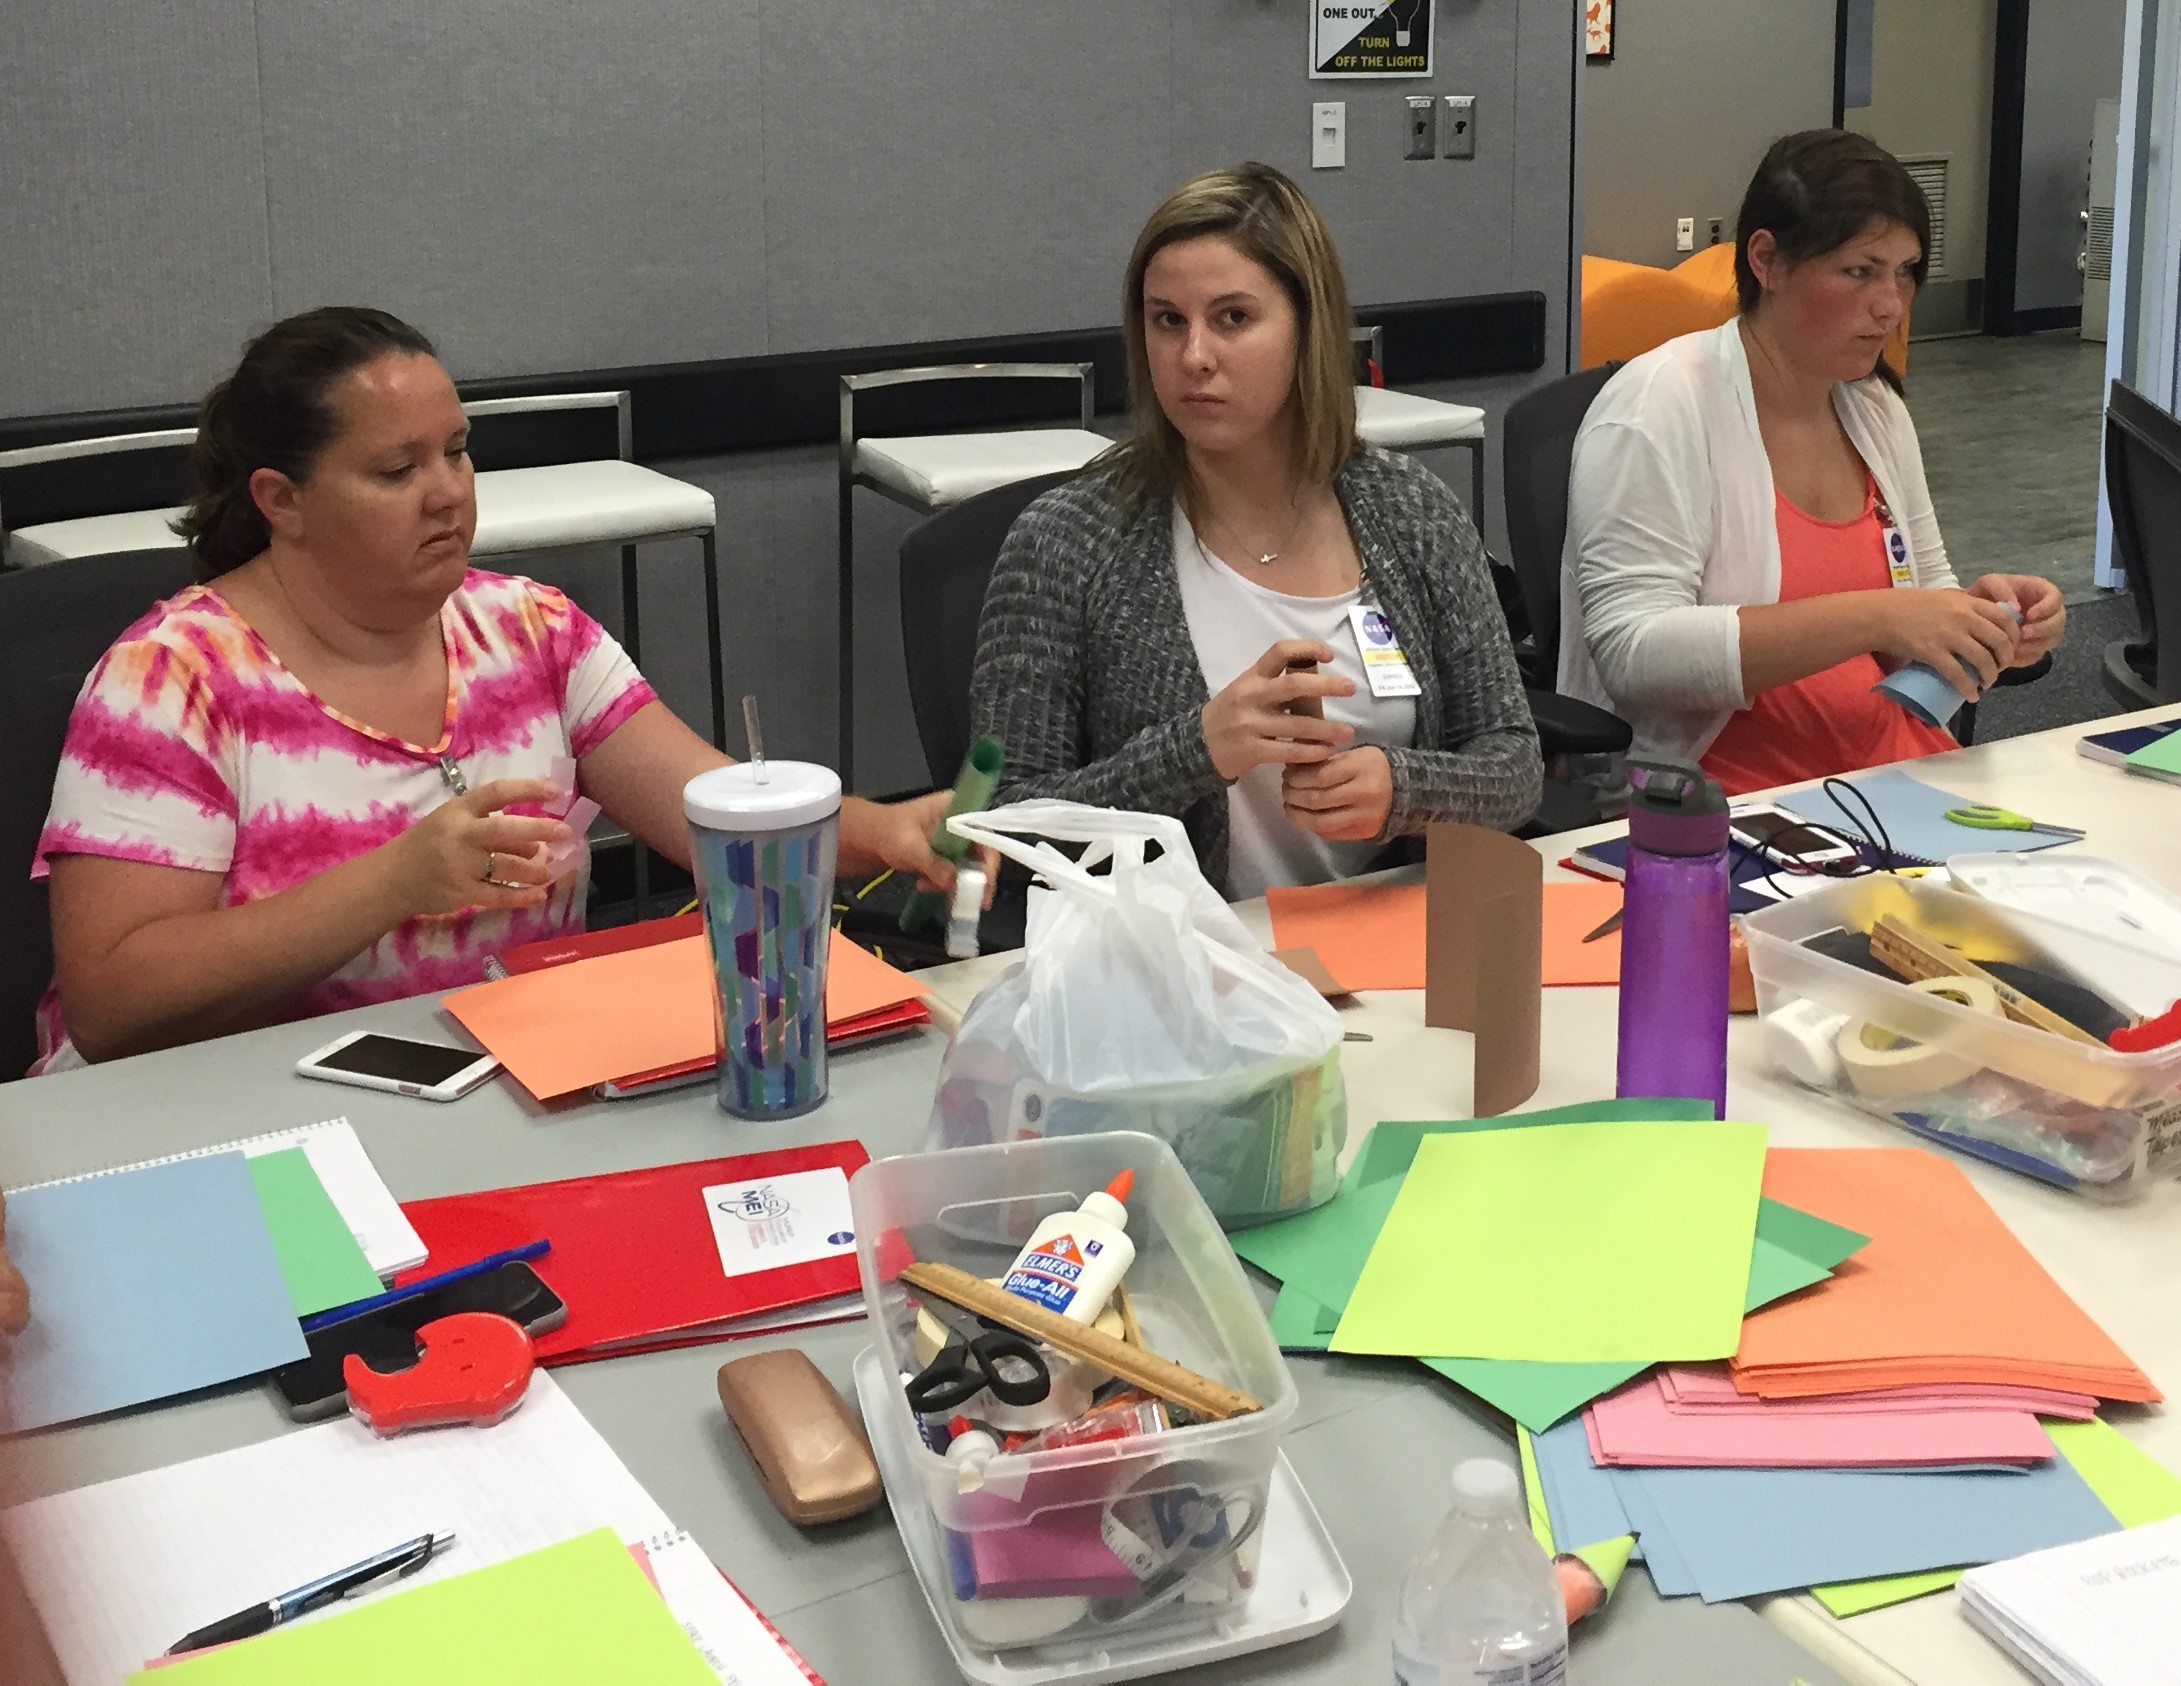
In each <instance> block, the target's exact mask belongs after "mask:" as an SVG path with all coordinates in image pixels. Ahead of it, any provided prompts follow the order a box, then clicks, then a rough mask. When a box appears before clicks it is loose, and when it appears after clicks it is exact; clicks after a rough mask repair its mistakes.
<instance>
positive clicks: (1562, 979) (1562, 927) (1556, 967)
mask: <svg viewBox="0 0 2181 1686" xmlns="http://www.w3.org/2000/svg"><path fill="white" fill-rule="evenodd" d="M1620 910H1621V887H1620V886H1619V885H1618V884H1603V883H1583V884H1548V885H1546V886H1545V975H1544V982H1545V985H1546V987H1547V988H1550V987H1551V986H1552V985H1554V984H1617V983H1619V982H1620V981H1621V934H1620V932H1619V931H1617V930H1614V931H1608V932H1607V933H1606V934H1605V935H1604V936H1602V937H1600V938H1599V939H1598V940H1597V941H1596V942H1594V943H1586V942H1585V941H1583V939H1584V938H1585V937H1586V936H1588V935H1589V934H1590V933H1591V932H1592V931H1595V930H1596V929H1597V928H1598V927H1599V926H1600V925H1602V924H1604V923H1605V922H1606V921H1607V920H1608V919H1610V918H1611V917H1612V916H1613V915H1614V914H1616V913H1618V912H1620Z"/></svg>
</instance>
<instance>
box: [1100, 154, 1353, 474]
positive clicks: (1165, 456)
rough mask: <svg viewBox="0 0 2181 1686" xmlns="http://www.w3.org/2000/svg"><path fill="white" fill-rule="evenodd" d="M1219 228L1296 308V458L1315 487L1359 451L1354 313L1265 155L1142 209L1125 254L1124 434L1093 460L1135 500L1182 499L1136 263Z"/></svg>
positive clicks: (1314, 219) (1312, 229)
mask: <svg viewBox="0 0 2181 1686" xmlns="http://www.w3.org/2000/svg"><path fill="white" fill-rule="evenodd" d="M1206 235H1216V236H1218V237H1219V238H1220V239H1223V240H1225V241H1227V242H1229V243H1230V244H1231V245H1233V246H1234V248H1235V249H1236V250H1237V251H1239V252H1241V253H1242V254H1243V256H1245V257H1247V258H1250V259H1253V260H1254V261H1256V262H1257V263H1260V264H1262V265H1263V266H1264V267H1265V268H1266V269H1267V270H1269V271H1270V272H1271V274H1272V277H1273V279H1274V280H1276V281H1278V282H1279V283H1280V287H1281V290H1282V291H1283V292H1285V293H1286V294H1287V297H1288V302H1289V303H1290V304H1292V305H1293V306H1294V309H1295V386H1294V393H1293V400H1292V401H1293V403H1294V405H1295V411H1296V415H1297V417H1298V419H1299V422H1300V425H1299V427H1298V428H1297V430H1296V437H1295V458H1296V461H1295V466H1296V468H1297V470H1298V471H1299V472H1300V473H1301V474H1302V475H1303V477H1304V479H1305V480H1306V481H1307V482H1309V483H1310V484H1313V485H1322V484H1327V483H1330V482H1331V481H1332V479H1333V477H1334V476H1335V475H1337V474H1339V473H1340V471H1341V470H1342V469H1343V468H1345V467H1346V466H1347V463H1348V459H1349V458H1350V457H1351V456H1352V455H1354V453H1355V449H1356V392H1355V342H1354V338H1353V330H1354V326H1355V313H1354V312H1353V311H1352V310H1351V309H1350V308H1349V304H1348V278H1347V276H1346V275H1345V274H1343V273H1342V271H1341V267H1340V252H1339V250H1338V249H1337V248H1336V247H1335V246H1334V244H1333V236H1332V232H1331V231H1330V230H1329V229H1327V227H1326V226H1325V219H1324V218H1323V217H1321V216H1319V215H1318V208H1317V207H1316V206H1315V205H1313V204H1311V203H1310V200H1309V199H1308V198H1307V197H1306V196H1305V195H1304V193H1303V190H1302V189H1301V188H1299V187H1297V186H1296V185H1295V184H1294V182H1292V181H1290V180H1289V179H1288V178H1287V177H1286V176H1284V175H1282V174H1281V173H1280V172H1279V171H1278V170H1275V169H1274V168H1272V166H1271V165H1269V164H1238V165H1236V166H1234V167H1233V168H1232V169H1226V170H1211V171H1207V172H1206V173H1205V174H1203V175H1201V176H1198V177H1196V178H1195V179H1194V180H1192V181H1189V182H1186V183H1184V184H1183V185H1182V186H1181V187H1180V188H1178V189H1176V190H1175V191H1174V192H1173V193H1172V194H1171V195H1169V196H1168V198H1167V200H1166V202H1165V203H1164V204H1162V205H1161V206H1160V207H1159V208H1158V209H1157V210H1155V211H1153V212H1152V213H1151V218H1150V220H1149V221H1148V222H1146V223H1145V224H1144V226H1143V232H1142V233H1141V234H1139V235H1137V236H1136V249H1135V250H1134V251H1133V252H1131V253H1130V254H1129V258H1128V274H1127V278H1126V280H1125V281H1124V282H1123V284H1122V289H1121V341H1122V345H1123V348H1124V349H1125V351H1126V354H1127V359H1128V418H1129V420H1128V432H1127V434H1126V435H1125V436H1124V437H1123V438H1122V440H1121V442H1120V443H1119V444H1118V445H1116V446H1114V447H1113V449H1112V450H1110V451H1108V452H1107V453H1106V454H1105V456H1104V457H1103V458H1102V459H1101V461H1102V463H1103V464H1104V465H1105V466H1107V467H1110V468H1112V469H1113V470H1114V472H1115V474H1116V476H1117V478H1118V480H1119V483H1120V486H1121V489H1122V491H1123V492H1124V493H1125V494H1127V495H1128V496H1130V497H1132V498H1137V499H1146V500H1149V499H1163V498H1170V497H1177V496H1178V497H1180V498H1181V499H1182V500H1183V503H1184V505H1185V506H1186V505H1187V504H1188V503H1189V502H1190V501H1192V500H1191V496H1190V494H1191V490H1192V476H1191V474H1190V471H1189V453H1188V447H1187V446H1186V444H1185V443H1184V442H1183V440H1182V437H1181V433H1180V431H1179V430H1178V429H1177V428H1176V427H1175V426H1174V424H1173V422H1171V421H1170V420H1168V419H1167V415H1166V412H1165V410H1163V409H1162V408H1161V407H1160V405H1159V398H1158V394H1157V393H1156V392H1155V391H1153V389H1152V385H1151V358H1150V354H1149V352H1148V351H1147V350H1146V349H1145V345H1144V296H1143V295H1144V271H1145V270H1147V269H1149V268H1150V267H1151V260H1152V259H1153V258H1154V257H1156V256H1158V254H1159V253H1160V252H1161V251H1163V250H1164V249H1165V248H1167V247H1168V246H1171V245H1173V244H1175V243H1176V242H1177V241H1182V240H1195V239H1199V238H1202V237H1203V236H1206Z"/></svg>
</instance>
